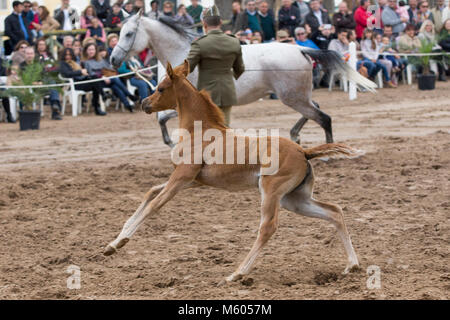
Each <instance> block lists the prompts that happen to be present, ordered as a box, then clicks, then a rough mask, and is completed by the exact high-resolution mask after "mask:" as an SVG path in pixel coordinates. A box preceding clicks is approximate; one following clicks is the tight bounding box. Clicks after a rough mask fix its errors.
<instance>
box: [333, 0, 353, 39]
mask: <svg viewBox="0 0 450 320" xmlns="http://www.w3.org/2000/svg"><path fill="white" fill-rule="evenodd" d="M333 26H334V27H335V28H336V32H338V33H339V30H340V29H345V30H347V29H354V28H355V27H356V23H355V20H354V19H353V14H352V12H351V11H349V10H348V7H347V3H346V2H344V1H342V2H341V3H340V4H339V7H338V12H336V13H335V14H334V15H333ZM346 36H347V32H346Z"/></svg>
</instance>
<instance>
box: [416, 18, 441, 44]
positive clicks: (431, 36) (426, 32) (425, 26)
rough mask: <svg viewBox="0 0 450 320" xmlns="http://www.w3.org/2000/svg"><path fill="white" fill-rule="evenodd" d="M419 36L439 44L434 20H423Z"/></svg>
mask: <svg viewBox="0 0 450 320" xmlns="http://www.w3.org/2000/svg"><path fill="white" fill-rule="evenodd" d="M418 37H419V39H420V40H421V41H426V42H428V43H432V44H434V45H435V44H437V38H436V31H435V28H434V24H433V21H431V20H425V21H423V22H422V26H421V27H420V30H419V34H418Z"/></svg>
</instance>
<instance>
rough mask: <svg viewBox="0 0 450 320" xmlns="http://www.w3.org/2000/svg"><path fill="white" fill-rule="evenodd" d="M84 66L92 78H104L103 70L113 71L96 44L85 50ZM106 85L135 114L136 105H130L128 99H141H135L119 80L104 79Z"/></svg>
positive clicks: (90, 44) (88, 46)
mask: <svg viewBox="0 0 450 320" xmlns="http://www.w3.org/2000/svg"><path fill="white" fill-rule="evenodd" d="M83 66H84V68H85V69H86V70H87V72H88V74H89V76H90V77H92V78H97V79H98V78H104V77H103V72H102V70H103V69H112V67H111V65H110V64H109V62H108V61H106V60H105V59H102V58H101V57H100V55H99V52H98V47H97V45H96V44H95V43H89V44H88V45H87V46H86V47H84V48H83ZM104 84H105V85H106V86H107V87H110V88H111V89H112V90H113V92H114V94H115V95H116V96H117V97H118V98H119V99H120V101H121V102H122V103H123V104H124V105H125V108H127V109H128V110H129V111H130V112H133V107H134V103H130V102H129V101H128V99H127V97H129V98H130V99H132V100H133V101H136V100H138V99H139V98H136V97H134V96H133V95H132V94H131V93H130V92H129V91H128V89H127V87H126V86H125V85H124V84H123V83H122V81H120V79H118V78H113V79H107V78H105V79H104Z"/></svg>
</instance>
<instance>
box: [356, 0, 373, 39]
mask: <svg viewBox="0 0 450 320" xmlns="http://www.w3.org/2000/svg"><path fill="white" fill-rule="evenodd" d="M369 6H370V1H369V0H361V5H360V6H359V8H358V9H356V11H355V14H354V18H355V22H356V30H355V31H356V39H357V40H358V41H360V40H361V38H362V35H363V32H364V29H365V28H367V22H368V21H370V24H371V25H372V26H373V27H375V22H376V21H375V17H374V16H372V13H371V12H370V11H367V9H368V8H369Z"/></svg>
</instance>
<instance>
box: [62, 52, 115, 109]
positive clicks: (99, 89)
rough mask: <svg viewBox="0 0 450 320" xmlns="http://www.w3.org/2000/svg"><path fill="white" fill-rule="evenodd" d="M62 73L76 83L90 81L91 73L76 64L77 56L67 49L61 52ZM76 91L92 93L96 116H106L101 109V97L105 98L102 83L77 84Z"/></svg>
mask: <svg viewBox="0 0 450 320" xmlns="http://www.w3.org/2000/svg"><path fill="white" fill-rule="evenodd" d="M60 62H61V63H60V73H61V75H62V76H63V77H64V78H71V79H74V81H75V82H78V81H83V80H89V79H90V78H89V73H88V71H87V70H86V69H83V68H81V66H80V65H79V64H78V63H77V62H76V55H75V52H74V50H73V49H70V48H65V49H63V50H62V51H61V56H60ZM75 90H81V91H86V92H92V106H93V107H94V110H95V114H97V115H99V116H104V115H106V113H105V112H103V111H102V110H101V109H100V96H103V95H104V94H103V86H102V82H101V81H97V82H91V83H82V84H76V85H75Z"/></svg>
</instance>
